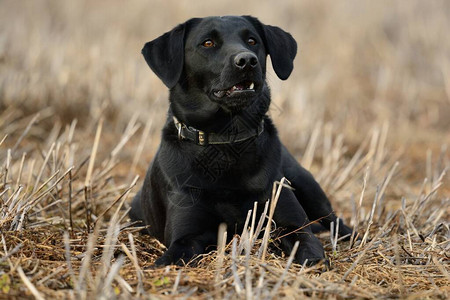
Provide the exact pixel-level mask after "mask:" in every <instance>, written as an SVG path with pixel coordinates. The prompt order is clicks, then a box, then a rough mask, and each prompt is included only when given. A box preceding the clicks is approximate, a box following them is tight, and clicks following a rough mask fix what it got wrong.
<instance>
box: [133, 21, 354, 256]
mask: <svg viewBox="0 0 450 300" xmlns="http://www.w3.org/2000/svg"><path fill="white" fill-rule="evenodd" d="M252 39H253V40H254V41H255V42H256V43H255V44H253V40H252ZM206 40H210V41H211V42H212V43H213V46H211V47H206V46H207V45H208V44H205V43H204V42H205V41H206ZM296 52H297V44H296V42H295V40H294V39H293V38H292V36H291V35H290V34H289V33H287V32H285V31H283V30H282V29H280V28H278V27H274V26H269V25H264V24H262V23H260V22H259V21H258V20H257V19H256V18H253V17H250V16H242V17H236V16H227V17H209V18H203V19H191V20H189V21H187V22H186V23H184V24H180V25H178V26H177V27H175V28H174V29H173V30H172V31H170V32H167V33H165V34H164V35H162V36H161V37H159V38H157V39H155V40H153V41H151V42H148V43H147V44H145V47H144V49H143V50H142V53H143V55H144V58H145V60H146V61H147V63H148V64H149V66H150V67H151V69H152V70H153V71H154V72H155V73H156V74H157V75H158V76H159V77H160V78H161V80H162V81H163V82H164V84H165V85H166V86H167V87H168V88H169V89H170V97H169V98H170V109H169V113H168V117H167V121H166V124H165V126H164V129H163V132H162V139H161V145H160V147H159V150H158V152H157V154H156V156H155V158H154V159H153V162H152V163H151V165H150V168H149V170H148V172H147V176H146V178H145V181H144V184H143V187H142V189H141V190H140V191H139V193H138V194H137V195H136V197H135V198H134V200H133V203H132V209H131V212H130V217H131V219H132V220H141V221H142V222H143V224H145V225H149V227H148V233H150V234H151V235H153V236H155V237H156V238H158V239H159V240H160V241H161V242H163V243H164V244H165V245H166V246H167V247H168V250H167V251H166V252H165V253H164V255H163V256H162V257H160V258H159V259H157V260H156V262H155V264H156V265H167V264H172V263H177V264H181V263H185V262H187V261H189V260H190V259H192V258H193V257H194V256H196V255H198V254H201V253H205V252H206V251H208V250H209V249H212V248H214V246H215V245H216V243H217V229H218V226H219V224H220V223H226V225H227V228H228V231H229V236H232V234H233V233H240V232H241V231H242V229H243V226H244V222H245V218H246V216H247V212H248V210H250V209H252V208H253V203H254V202H255V201H257V202H258V204H259V205H258V213H259V214H260V213H261V211H262V208H263V207H264V203H265V202H266V201H267V200H268V199H269V198H270V196H271V191H272V185H273V182H274V181H277V180H280V179H281V178H282V177H286V178H287V179H288V180H289V181H290V182H291V183H292V187H293V190H290V189H283V191H282V193H281V196H280V198H279V201H278V205H277V207H276V210H275V215H274V220H275V222H276V224H277V227H278V228H281V229H282V234H283V233H289V232H292V231H295V233H292V234H289V235H287V236H285V237H283V238H281V248H282V249H283V251H285V252H287V253H290V251H291V249H292V247H293V245H294V243H295V242H296V241H297V240H298V241H300V246H299V249H298V251H297V253H296V255H295V260H296V262H298V263H303V262H304V261H305V260H306V259H308V261H309V262H310V263H315V262H317V261H319V260H321V259H323V258H324V251H323V247H322V245H321V243H320V242H319V240H318V239H317V238H316V237H315V236H314V234H313V233H312V231H311V228H310V227H309V226H306V225H307V224H308V223H309V222H310V220H319V222H320V223H321V224H322V225H323V227H325V228H330V223H331V222H333V221H334V222H335V221H336V216H335V214H334V213H333V210H332V207H331V205H330V202H329V201H328V199H327V197H326V195H325V193H324V192H323V191H322V189H321V188H320V186H319V184H318V183H317V182H316V181H315V180H314V178H313V176H312V175H311V174H310V173H309V172H308V171H307V170H305V169H304V168H302V167H301V166H300V164H299V163H298V162H297V161H296V160H295V159H294V158H293V157H292V155H291V154H290V153H289V152H288V150H287V149H286V148H285V147H284V146H283V145H282V144H281V142H280V140H279V138H278V136H277V131H276V129H275V127H274V125H273V123H272V121H271V120H270V118H269V117H268V116H267V111H268V109H269V105H270V92H269V88H268V86H267V83H266V81H265V79H266V78H265V77H266V57H267V55H270V56H271V60H272V65H273V68H274V70H275V72H276V74H277V76H278V77H279V78H281V79H283V80H285V79H287V78H288V77H289V75H290V74H291V72H292V69H293V60H294V58H295V55H296ZM237 55H239V56H237ZM241 58H242V59H241ZM242 82H247V83H248V82H253V83H254V91H251V89H250V90H248V91H240V92H235V93H232V94H230V95H228V96H227V95H225V96H221V94H220V93H219V94H217V91H224V90H229V88H231V87H232V86H234V85H236V84H239V83H242ZM215 92H216V93H215ZM218 95H219V96H218ZM222 95H223V94H222ZM173 116H176V118H177V119H178V120H179V121H180V122H182V123H184V124H186V125H187V126H192V127H194V128H196V129H199V130H202V131H204V132H206V133H211V132H213V133H216V134H223V135H232V134H233V133H234V132H239V131H243V130H248V131H249V130H255V129H256V128H258V125H259V124H260V123H261V120H264V131H263V132H262V134H260V135H258V136H255V137H253V138H250V139H247V140H245V141H242V142H235V143H229V144H225V145H208V146H200V145H197V144H196V143H194V142H192V141H187V140H180V139H179V138H178V132H177V129H176V127H175V125H174V122H173ZM335 223H336V222H335ZM302 227H303V228H302ZM299 228H302V229H300V230H299ZM349 233H351V229H350V228H349V227H347V226H345V225H344V224H343V223H342V222H341V224H340V225H339V235H340V236H342V235H347V234H349ZM211 247H212V248H211Z"/></svg>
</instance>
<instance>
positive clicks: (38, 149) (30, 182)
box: [0, 0, 450, 299]
mask: <svg viewBox="0 0 450 300" xmlns="http://www.w3.org/2000/svg"><path fill="white" fill-rule="evenodd" d="M193 3H194V2H192V1H176V2H175V1H173V2H172V1H127V2H122V1H114V3H113V4H112V3H111V1H38V0H33V1H32V0H29V1H12V0H11V1H2V2H1V3H0V25H1V26H0V31H1V34H0V230H1V237H0V238H1V246H0V254H1V256H0V298H23V297H35V298H38V299H43V298H44V299H45V298H47V299H57V298H62V299H67V298H73V299H97V298H104V299H111V298H113V297H117V298H148V295H154V296H158V297H160V298H172V297H179V298H188V297H193V296H196V297H199V298H249V299H250V298H255V299H259V298H281V297H285V298H300V297H302V296H310V297H312V298H355V297H357V298H399V297H400V298H411V299H413V298H419V299H424V298H425V299H426V298H442V299H448V298H449V294H450V289H449V286H450V260H449V250H450V228H449V227H450V223H449V219H450V208H449V207H450V206H449V201H450V186H449V176H448V175H446V171H448V168H449V167H450V162H449V154H448V151H447V148H446V145H448V144H449V142H450V130H449V128H450V118H449V116H450V56H449V53H450V39H448V37H447V35H448V28H450V5H449V3H448V2H446V1H432V2H429V1H428V2H423V1H408V2H400V1H394V2H392V1H376V2H374V1H371V2H369V1H346V2H337V1H334V2H325V1H314V2H311V1H283V2H277V3H274V2H272V1H265V2H262V1H261V2H257V1H248V2H245V3H244V2H242V1H223V2H211V1H196V2H195V4H193ZM274 6H275V8H274ZM225 14H252V15H255V16H258V17H259V18H260V19H261V20H262V21H263V22H265V23H269V24H275V25H279V26H280V27H282V28H284V29H286V30H287V31H290V32H292V33H293V35H294V37H295V38H296V39H297V41H298V43H299V47H300V52H299V54H298V57H297V59H296V62H295V64H296V69H295V70H294V73H293V75H292V77H291V78H290V79H289V80H288V81H287V82H280V81H279V80H278V79H277V78H276V76H275V74H274V72H273V71H272V70H270V71H269V74H268V81H269V84H270V85H271V87H272V94H273V105H272V109H271V111H270V113H271V115H272V117H273V118H274V119H275V122H276V124H277V126H278V128H279V131H280V135H281V138H282V140H283V141H285V143H286V145H287V146H288V148H289V149H291V151H292V152H293V153H294V154H295V155H296V156H297V157H298V158H299V160H300V161H301V162H302V163H303V164H304V165H305V166H306V167H308V168H310V169H311V170H312V171H313V173H314V174H315V175H316V178H317V179H318V180H319V181H320V183H321V184H322V185H323V187H324V189H325V190H326V191H327V193H328V194H329V195H330V197H331V199H332V202H333V205H334V207H335V208H336V210H337V213H338V215H339V216H341V217H343V218H345V219H346V221H347V223H350V224H351V225H352V226H354V227H355V228H356V229H357V230H358V232H359V234H360V237H361V238H362V240H361V241H357V242H355V243H353V242H341V241H338V240H336V239H335V238H334V237H333V235H332V234H328V233H325V234H322V235H321V237H320V238H321V240H322V242H323V243H324V244H325V245H326V246H325V249H326V253H327V256H328V258H329V260H330V263H331V269H329V270H326V269H325V266H324V265H318V266H315V267H312V268H305V267H302V266H299V265H296V264H292V261H291V259H290V258H289V257H284V256H279V252H278V251H277V247H276V245H277V240H276V237H275V236H272V237H269V235H266V236H265V238H264V239H263V240H258V239H256V238H255V236H257V232H259V231H264V228H261V227H260V226H258V224H259V220H255V219H254V217H252V216H253V215H252V214H251V213H249V219H248V224H249V227H248V230H245V231H244V232H243V233H242V234H241V235H240V237H239V236H236V237H235V238H234V239H233V241H232V243H230V244H229V245H225V244H224V243H223V242H219V249H218V251H217V253H211V254H208V255H205V256H203V257H202V259H201V261H200V262H199V264H198V265H197V266H187V267H185V268H175V267H167V268H162V269H152V268H151V266H152V262H153V261H154V259H155V258H156V257H158V256H159V255H161V253H162V251H164V247H163V246H162V245H161V244H160V243H158V242H157V241H155V240H153V239H152V238H150V237H148V236H141V235H139V234H138V233H137V231H138V229H137V228H135V227H133V224H130V223H129V221H128V220H127V212H128V207H129V205H128V203H129V202H130V200H131V197H132V196H133V194H134V193H135V192H136V191H137V189H138V186H139V185H140V184H141V183H142V180H141V179H138V178H137V177H136V176H137V175H139V176H141V178H142V177H143V175H144V173H145V169H146V168H147V165H148V163H149V161H150V160H151V158H152V156H153V154H154V153H155V150H156V147H157V146H158V143H159V131H160V128H161V126H162V124H163V120H164V119H165V112H166V110H167V100H166V98H167V91H166V89H165V87H164V86H163V85H162V83H160V82H159V80H158V79H157V78H156V77H155V76H154V75H153V74H152V73H151V71H150V70H149V69H148V67H147V66H146V65H145V62H144V60H143V59H142V58H141V56H140V54H139V52H140V48H141V47H142V45H143V44H144V42H146V41H148V40H150V39H152V38H155V37H156V36H158V35H159V34H161V33H163V32H164V31H166V30H169V29H170V28H171V27H173V26H174V25H175V24H177V23H179V22H182V21H184V20H185V19H187V18H189V17H193V16H205V15H225ZM277 188H280V185H277V186H275V187H274V191H275V193H274V199H273V200H275V198H276V190H277ZM273 202H274V201H272V203H273ZM267 216H268V217H270V207H268V210H267ZM225 234H232V233H225V232H223V230H222V231H220V232H219V237H220V240H221V241H223V240H224V239H223V236H224V235H225Z"/></svg>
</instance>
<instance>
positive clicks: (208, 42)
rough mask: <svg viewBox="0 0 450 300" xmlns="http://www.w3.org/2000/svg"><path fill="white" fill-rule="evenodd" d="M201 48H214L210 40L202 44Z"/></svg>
mask: <svg viewBox="0 0 450 300" xmlns="http://www.w3.org/2000/svg"><path fill="white" fill-rule="evenodd" d="M202 46H203V47H205V48H211V47H214V42H213V41H211V40H206V41H204V42H203V43H202Z"/></svg>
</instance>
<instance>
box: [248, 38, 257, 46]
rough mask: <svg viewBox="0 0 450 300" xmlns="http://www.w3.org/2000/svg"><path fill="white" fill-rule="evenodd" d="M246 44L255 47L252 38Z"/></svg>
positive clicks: (254, 41)
mask: <svg viewBox="0 0 450 300" xmlns="http://www.w3.org/2000/svg"><path fill="white" fill-rule="evenodd" d="M247 43H248V44H249V45H251V46H254V45H256V40H255V39H254V38H249V39H248V40H247Z"/></svg>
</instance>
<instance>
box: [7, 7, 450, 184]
mask: <svg viewBox="0 0 450 300" xmlns="http://www.w3.org/2000/svg"><path fill="white" fill-rule="evenodd" d="M229 14H233V15H241V14H250V15H253V16H256V17H258V18H259V19H260V20H261V21H262V22H263V23H266V24H271V25H276V26H279V27H281V28H283V29H284V30H286V31H288V32H290V33H291V34H292V35H293V36H294V38H295V39H296V40H297V43H298V45H299V52H298V54H297V58H296V60H295V69H294V72H293V73H292V75H291V77H290V78H289V79H288V80H287V81H285V82H283V81H280V80H279V79H278V78H277V77H276V75H275V73H274V72H273V70H271V69H270V70H269V71H268V76H267V78H268V82H269V85H270V86H271V88H272V97H273V105H272V108H271V111H270V114H271V115H272V117H273V118H274V120H275V123H276V124H277V126H278V128H279V131H280V135H281V139H282V140H283V141H284V142H285V143H286V144H287V145H288V148H289V149H291V151H293V152H294V153H295V155H296V156H297V157H300V156H301V155H302V154H303V153H304V151H305V148H306V147H307V144H308V141H310V138H311V135H312V134H313V132H314V131H315V130H316V131H318V132H323V133H325V134H328V135H330V136H333V137H336V136H341V137H342V141H343V142H342V143H343V144H344V145H345V146H346V148H345V150H346V151H345V153H347V155H349V156H350V155H352V153H354V152H355V151H356V149H357V148H358V147H359V145H360V144H361V143H362V141H363V140H364V139H365V137H366V136H368V135H369V134H370V133H371V132H372V131H373V130H379V131H383V130H384V131H383V132H386V133H387V137H386V140H387V145H388V146H389V148H388V149H392V151H394V150H396V149H397V148H401V149H403V152H402V156H403V159H404V161H406V162H407V165H408V164H409V163H408V162H410V165H409V167H412V168H417V170H419V169H420V170H423V167H424V162H425V159H426V152H427V150H428V149H432V150H433V151H434V152H436V151H437V152H439V151H440V150H439V149H440V148H441V147H442V145H444V144H447V143H448V142H449V141H450V39H449V37H448V34H449V33H448V29H449V28H450V2H449V1H361V0H349V1H322V0H317V1H298V0H291V1H288V0H286V1H241V0H240V1H211V0H209V1H187V0H181V1H168V0H151V1H136V0H129V1H118V0H117V1H111V0H108V1H106V0H105V1H103V0H97V1H87V0H78V1H61V0H54V1H49V0H23V1H9V0H3V1H1V2H0V132H1V133H2V135H4V134H9V135H10V136H14V134H16V135H20V132H18V131H17V132H15V130H19V128H20V130H23V127H20V126H12V125H11V124H14V120H18V119H19V118H29V119H31V118H32V117H33V116H34V115H35V114H36V113H37V112H40V114H39V117H38V120H37V122H39V124H40V126H39V127H37V128H32V129H31V130H30V133H29V134H30V136H31V141H33V140H34V141H36V143H39V142H41V141H42V140H45V139H46V134H49V132H51V130H56V129H55V128H64V126H66V125H67V124H70V123H71V122H72V120H73V119H77V121H78V123H77V128H78V129H80V130H79V131H78V133H77V134H78V136H79V138H80V140H83V141H91V140H92V139H93V136H94V133H95V128H96V126H97V125H96V124H97V123H98V121H99V118H100V117H101V116H103V117H104V118H105V124H104V131H103V140H102V144H101V145H102V146H103V147H105V148H107V145H109V144H108V142H109V141H110V140H113V141H117V139H118V136H119V135H120V134H119V133H120V132H123V131H124V130H125V128H126V126H127V124H128V123H129V121H130V120H131V119H133V120H134V119H135V120H136V122H141V123H142V124H148V128H149V130H150V131H149V132H150V133H149V136H148V139H147V141H146V144H145V150H144V154H143V159H142V160H140V162H139V165H138V172H140V173H143V172H144V170H145V168H146V167H147V164H148V162H149V161H150V159H151V158H152V156H153V154H154V153H155V151H156V148H157V146H158V144H159V136H160V133H159V132H160V129H161V127H162V125H163V122H164V119H165V114H166V111H167V108H168V101H167V95H168V92H167V89H166V87H165V86H164V85H163V84H162V82H161V81H160V80H159V79H158V78H157V77H156V76H155V75H154V74H153V73H152V72H151V70H150V69H149V67H148V66H147V64H146V63H145V61H144V59H143V58H142V57H141V54H140V50H141V48H142V46H143V45H144V43H145V42H147V41H149V40H152V39H154V38H156V37H158V36H159V35H161V34H163V33H164V32H166V31H168V30H170V29H172V28H173V27H174V26H175V25H177V24H178V23H181V22H184V21H185V20H187V19H189V18H191V17H202V16H209V15H229ZM149 121H151V126H150V125H149V124H150V123H149ZM1 138H2V136H0V139H1ZM323 143H326V140H325V141H322V139H319V141H318V142H317V145H318V146H317V147H319V148H320V145H322V144H323ZM13 144H14V143H13ZM132 145H133V144H132ZM34 146H36V144H34ZM32 147H33V145H30V147H29V148H32ZM89 151H90V149H89ZM100 151H101V149H100ZM124 155H125V160H127V159H129V157H127V156H126V153H125V154H124ZM130 156H131V154H130ZM320 156H321V153H320V152H318V153H317V155H315V159H319V158H320ZM141 161H142V163H141ZM125 168H126V167H125ZM410 174H411V176H413V174H414V172H413V170H411V172H410ZM422 179H423V176H422V175H421V176H420V180H422Z"/></svg>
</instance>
